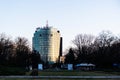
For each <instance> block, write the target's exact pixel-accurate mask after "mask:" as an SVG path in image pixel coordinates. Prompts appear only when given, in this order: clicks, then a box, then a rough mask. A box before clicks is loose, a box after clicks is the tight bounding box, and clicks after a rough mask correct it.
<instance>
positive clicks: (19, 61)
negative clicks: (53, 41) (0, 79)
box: [0, 34, 40, 75]
mask: <svg viewBox="0 0 120 80" xmlns="http://www.w3.org/2000/svg"><path fill="white" fill-rule="evenodd" d="M38 59H39V60H38ZM39 62H40V55H39V54H38V53H37V52H36V51H32V50H31V48H30V46H29V43H28V40H27V39H26V38H24V37H17V38H16V39H15V40H14V41H13V40H11V38H9V37H7V36H6V35H5V34H0V75H2V74H6V75H7V74H12V71H13V72H14V73H13V74H19V72H20V70H21V69H22V70H21V71H24V70H27V69H28V68H29V65H32V66H33V65H34V66H33V68H36V67H37V66H35V65H37V64H38V63H39ZM10 70H11V71H10ZM14 70H16V71H14ZM2 71H3V72H2ZM9 71H10V73H9ZM20 74H23V73H20Z"/></svg>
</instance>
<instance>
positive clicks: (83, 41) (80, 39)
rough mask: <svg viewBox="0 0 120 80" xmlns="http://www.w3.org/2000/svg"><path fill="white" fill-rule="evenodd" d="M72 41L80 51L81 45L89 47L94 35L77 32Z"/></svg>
mask: <svg viewBox="0 0 120 80" xmlns="http://www.w3.org/2000/svg"><path fill="white" fill-rule="evenodd" d="M72 42H73V44H74V45H75V46H76V47H77V49H78V51H81V49H82V48H83V47H89V46H90V45H92V44H93V42H94V36H92V35H87V34H79V35H77V36H76V37H75V39H74V40H73V41H72Z"/></svg>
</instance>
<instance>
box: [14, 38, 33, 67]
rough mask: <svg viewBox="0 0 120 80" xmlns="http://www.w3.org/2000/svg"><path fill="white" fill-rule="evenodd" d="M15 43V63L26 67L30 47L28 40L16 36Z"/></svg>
mask: <svg viewBox="0 0 120 80" xmlns="http://www.w3.org/2000/svg"><path fill="white" fill-rule="evenodd" d="M15 45H16V64H17V65H19V66H21V67H26V66H27V62H28V61H29V53H31V52H30V48H29V45H28V40H27V39H26V38H24V37H18V38H16V40H15Z"/></svg>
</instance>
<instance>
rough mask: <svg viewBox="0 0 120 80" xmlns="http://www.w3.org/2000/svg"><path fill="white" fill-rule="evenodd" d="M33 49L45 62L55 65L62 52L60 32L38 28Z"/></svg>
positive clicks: (53, 29)
mask: <svg viewBox="0 0 120 80" xmlns="http://www.w3.org/2000/svg"><path fill="white" fill-rule="evenodd" d="M33 49H34V50H36V51H38V52H39V53H40V55H41V59H42V60H43V61H44V62H47V61H48V62H49V63H55V62H56V61H57V59H58V57H59V53H60V52H59V51H60V32H59V31H58V30H57V29H56V28H52V27H43V28H37V29H36V31H35V33H34V36H33Z"/></svg>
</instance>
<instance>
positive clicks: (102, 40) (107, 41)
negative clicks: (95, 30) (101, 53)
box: [94, 31, 115, 47]
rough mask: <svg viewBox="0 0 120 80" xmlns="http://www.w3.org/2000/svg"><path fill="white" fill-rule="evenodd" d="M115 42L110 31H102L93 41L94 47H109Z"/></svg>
mask: <svg viewBox="0 0 120 80" xmlns="http://www.w3.org/2000/svg"><path fill="white" fill-rule="evenodd" d="M114 40H115V36H114V35H113V34H112V32H110V31H102V32H101V33H100V34H99V36H98V37H97V38H96V39H95V43H94V44H95V45H97V46H99V47H105V46H110V45H111V44H112V43H113V42H114Z"/></svg>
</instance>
